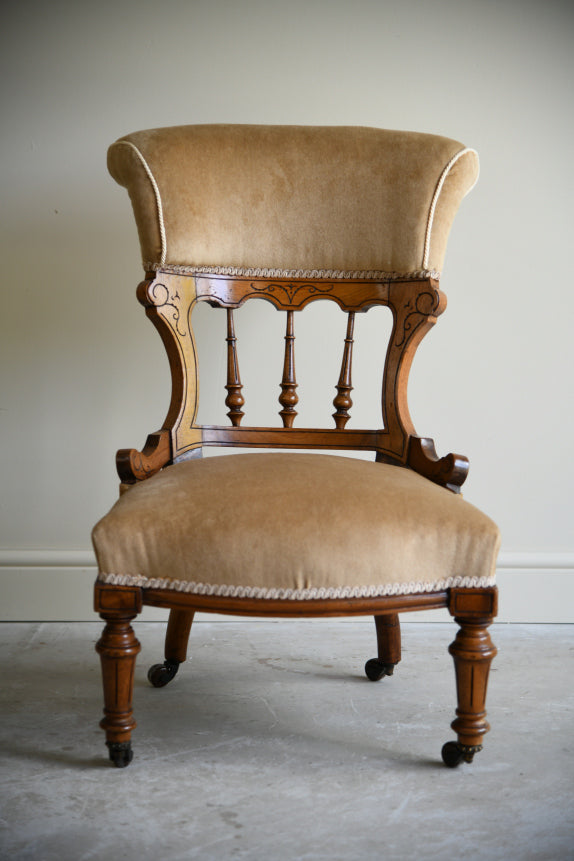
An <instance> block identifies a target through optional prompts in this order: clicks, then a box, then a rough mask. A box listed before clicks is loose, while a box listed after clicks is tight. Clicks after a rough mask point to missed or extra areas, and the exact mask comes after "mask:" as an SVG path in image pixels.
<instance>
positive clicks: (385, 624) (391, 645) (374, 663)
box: [365, 613, 401, 682]
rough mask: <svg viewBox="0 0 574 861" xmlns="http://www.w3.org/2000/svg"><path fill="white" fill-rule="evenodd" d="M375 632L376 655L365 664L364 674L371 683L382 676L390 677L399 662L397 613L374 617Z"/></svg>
mask: <svg viewBox="0 0 574 861" xmlns="http://www.w3.org/2000/svg"><path fill="white" fill-rule="evenodd" d="M375 626H376V630H377V654H378V656H377V657H376V658H371V660H370V661H367V663H366V664H365V673H366V674H367V678H369V679H370V680H371V681H372V682H377V681H378V680H379V679H382V678H383V676H392V674H393V673H394V670H395V666H396V665H397V664H398V663H399V661H400V660H401V623H400V621H399V616H398V613H385V614H384V615H382V616H375Z"/></svg>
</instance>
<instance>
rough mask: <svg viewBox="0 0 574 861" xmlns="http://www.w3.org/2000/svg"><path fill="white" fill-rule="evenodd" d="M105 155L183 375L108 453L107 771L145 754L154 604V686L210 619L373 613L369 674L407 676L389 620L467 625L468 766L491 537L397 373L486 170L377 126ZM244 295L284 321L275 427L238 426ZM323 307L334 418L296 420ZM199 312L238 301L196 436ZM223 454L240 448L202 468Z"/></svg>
mask: <svg viewBox="0 0 574 861" xmlns="http://www.w3.org/2000/svg"><path fill="white" fill-rule="evenodd" d="M108 159H109V160H108V164H109V169H110V172H111V174H112V176H113V178H114V179H115V180H116V181H117V182H118V183H119V184H120V185H122V186H125V188H126V189H127V191H128V193H129V196H130V198H131V202H132V206H133V211H134V215H135V221H136V224H137V229H138V233H139V240H140V244H141V252H142V259H143V268H144V272H145V280H143V281H142V283H141V284H140V285H139V287H138V293H137V295H138V299H139V301H140V302H141V304H142V305H143V306H144V307H145V309H146V314H147V316H148V317H149V318H150V320H151V321H152V323H153V324H154V326H155V327H156V328H157V330H158V332H159V334H160V336H161V338H162V341H163V343H164V346H165V348H166V351H167V355H168V359H169V364H170V368H171V378H172V388H171V403H170V406H169V409H168V413H167V416H166V418H165V421H164V423H163V425H162V426H161V428H160V429H159V430H158V431H156V432H154V433H151V434H150V435H149V436H148V438H147V442H146V443H145V445H144V446H143V448H142V450H137V449H124V450H121V451H119V452H118V455H117V467H118V471H119V475H120V479H121V485H120V490H121V493H120V497H119V499H118V501H117V502H116V503H115V505H114V506H113V507H112V509H111V510H110V511H109V513H108V514H106V515H105V517H103V519H102V520H100V522H99V523H98V524H97V525H96V527H95V529H94V533H93V541H94V547H95V551H96V555H97V560H98V568H99V574H98V578H97V583H96V596H95V607H96V610H97V612H99V613H100V615H101V616H102V618H103V619H104V620H105V623H106V625H105V629H104V632H103V634H102V637H101V639H100V641H99V643H98V645H97V650H98V652H99V654H100V657H101V662H102V670H103V682H104V699H105V708H104V718H103V720H102V722H101V726H102V728H103V729H104V730H105V732H106V738H107V745H108V748H109V755H110V759H111V760H112V762H113V763H114V764H115V765H116V766H120V767H121V766H125V765H127V764H128V763H129V762H130V761H131V759H132V749H131V733H132V730H133V729H134V727H135V725H136V724H135V720H134V717H133V711H132V692H133V680H134V670H135V662H136V656H137V653H138V651H139V649H140V646H139V643H138V641H137V639H136V637H135V634H134V631H133V629H132V627H131V622H132V621H133V619H134V618H135V617H136V616H137V615H138V613H139V612H140V611H141V609H142V606H143V605H151V606H156V607H166V608H170V610H171V612H170V616H169V622H168V626H167V634H166V643H165V660H164V661H163V663H159V664H156V665H154V666H153V667H152V668H151V669H150V671H149V680H150V682H151V684H152V685H155V686H157V687H161V686H163V685H165V684H167V683H168V682H170V681H171V680H172V679H173V677H174V676H175V674H176V672H177V669H178V667H179V666H180V664H181V663H182V662H183V661H184V660H185V658H186V650H187V643H188V637H189V634H190V629H191V625H192V621H193V617H194V613H195V612H197V611H202V612H209V613H227V614H235V615H239V616H260V617H261V616H262V617H276V616H281V617H301V616H360V615H371V616H374V619H375V623H376V635H377V647H378V654H377V657H376V658H372V659H370V660H369V661H367V664H366V667H365V670H366V674H367V677H368V678H369V679H371V680H373V681H374V680H378V679H380V678H382V677H383V676H385V675H387V676H389V675H391V674H392V673H393V670H394V668H395V666H396V665H397V663H398V662H399V661H400V657H401V653H400V627H399V614H400V613H406V612H409V613H410V612H411V611H415V610H429V609H431V608H439V607H446V608H448V610H449V612H450V614H451V615H452V616H454V617H455V621H456V622H457V623H458V632H457V634H456V637H455V639H454V642H453V643H452V644H451V646H450V653H451V654H452V656H453V658H454V665H455V674H456V688H457V697H458V707H457V709H456V718H455V720H454V721H453V723H452V728H453V730H454V731H455V733H456V741H455V740H452V741H449V742H447V743H446V744H445V745H444V747H443V749H442V757H443V760H444V762H445V763H446V764H447V765H449V766H454V765H457V764H458V763H459V762H460V761H461V760H466V761H467V762H470V761H471V760H472V758H473V756H474V754H475V753H476V752H477V751H478V750H480V749H481V746H482V741H483V736H484V734H485V733H486V732H487V731H488V729H489V726H488V723H487V721H486V711H485V699H486V688H487V679H488V672H489V667H490V662H491V660H492V658H493V656H494V655H495V652H496V650H495V648H494V647H493V645H492V642H491V640H490V637H489V634H488V630H487V628H488V626H489V625H490V623H491V622H492V619H493V617H494V616H495V614H496V596H497V592H496V587H495V585H494V569H495V562H496V555H497V551H498V547H499V533H498V529H497V527H496V526H495V524H494V523H493V522H492V521H491V520H490V519H489V518H488V517H487V516H486V515H485V514H483V513H482V512H481V511H479V510H478V509H477V508H475V507H473V505H472V504H471V503H470V502H468V501H466V500H463V499H462V497H461V495H460V493H459V491H460V486H461V485H462V483H463V481H464V479H465V477H466V473H467V469H468V461H467V459H466V458H465V457H463V456H460V455H455V454H447V455H446V456H444V457H439V456H438V455H437V453H436V451H435V447H434V444H433V441H432V439H429V438H428V437H421V436H419V435H417V433H416V431H415V428H414V425H413V422H412V420H411V417H410V415H409V409H408V405H407V377H408V374H409V369H410V366H411V363H412V360H413V357H414V354H415V351H416V349H417V346H418V344H419V343H420V341H421V339H422V338H423V336H424V335H425V334H426V332H427V331H428V330H429V329H430V328H431V327H432V326H433V325H434V323H435V322H436V320H437V318H438V316H439V315H440V314H441V313H442V312H443V310H444V308H445V305H446V299H445V296H444V294H443V293H442V292H441V290H440V288H439V277H440V271H441V269H442V266H443V258H444V253H445V247H446V243H447V237H448V234H449V230H450V227H451V224H452V221H453V218H454V215H455V213H456V211H457V209H458V207H459V204H460V202H461V200H462V198H463V197H464V196H465V195H466V193H467V192H468V191H469V190H470V189H471V188H472V186H473V185H474V183H475V181H476V179H477V175H478V158H477V155H476V153H475V152H474V150H472V149H468V148H466V147H464V146H463V145H462V144H460V143H458V142H457V141H455V140H450V139H449V138H445V137H438V136H435V135H426V134H418V133H411V132H399V131H384V130H380V129H374V128H350V127H332V128H330V127H304V126H248V125H199V126H181V127H175V128H165V129H154V130H151V131H141V132H136V133H134V134H129V135H126V136H125V137H123V138H121V139H120V140H118V141H117V142H116V143H114V144H113V145H112V146H111V148H110V150H109V156H108ZM255 299H263V300H265V301H267V302H270V303H271V304H272V305H273V306H274V307H275V309H277V311H278V312H280V313H282V314H284V316H285V346H284V361H283V362H282V366H281V367H279V368H278V369H277V384H278V391H279V396H278V401H279V403H278V405H277V407H278V410H277V411H278V417H277V422H276V424H275V425H274V426H272V427H259V426H252V425H251V424H250V423H249V419H248V416H249V404H248V403H246V399H245V397H244V392H243V387H242V382H241V376H240V372H239V359H240V355H241V350H240V347H241V345H240V344H239V343H238V338H237V336H236V327H235V321H236V319H237V315H238V314H241V306H242V305H244V303H245V302H248V301H249V302H251V301H252V300H255ZM319 300H324V301H325V302H331V303H336V305H338V306H339V308H340V309H341V332H340V343H341V365H340V374H339V376H338V378H336V379H334V380H333V387H334V389H333V391H334V400H333V405H334V414H333V417H332V418H331V417H330V416H326V417H325V423H324V426H323V427H322V428H303V427H299V426H298V424H297V421H296V416H297V410H296V407H297V404H298V400H299V396H298V392H297V379H296V374H295V353H296V328H297V327H296V323H297V319H298V318H300V314H303V313H304V309H305V307H306V306H307V305H309V303H311V302H315V301H319ZM200 302H207V303H209V304H210V305H211V306H213V307H215V308H220V309H225V312H224V313H222V314H221V321H222V327H221V339H222V343H224V342H225V341H226V342H227V346H226V350H227V383H226V386H225V388H226V391H227V394H226V396H225V393H222V399H223V397H224V396H225V404H226V406H227V408H228V417H229V424H225V425H214V424H209V425H206V424H202V425H200V424H199V423H198V421H197V409H198V384H197V378H198V362H197V355H196V353H197V350H196V343H195V338H194V331H193V328H192V324H193V311H194V308H195V307H196V305H197V304H198V303H200ZM376 306H386V307H388V308H389V309H390V311H391V312H392V317H393V325H392V331H391V335H390V339H389V343H388V349H387V354H386V360H385V364H384V368H383V367H382V368H381V383H382V407H381V422H380V426H379V427H376V428H374V429H373V428H366V429H365V428H355V427H354V424H353V418H352V398H351V391H352V388H353V382H352V353H353V343H354V324H355V316H356V314H359V313H361V314H362V313H364V312H368V311H369V309H371V308H374V307H376ZM323 307H325V305H324V306H323ZM234 315H235V316H234ZM200 358H201V357H200ZM137 396H138V395H137V393H134V395H133V397H134V398H136V397H137ZM142 396H143V395H142ZM330 397H332V395H331V396H330ZM126 408H129V404H128V403H127V402H126ZM328 425H330V426H328ZM217 446H221V447H226V448H228V449H229V447H236V448H239V449H242V450H244V451H243V452H242V453H234V454H233V456H230V457H222V456H215V457H214V456H211V457H202V451H203V450H206V449H207V448H210V447H217ZM251 449H257V451H255V452H254V451H250V450H251ZM261 449H269V451H268V452H263V453H262V452H261ZM245 450H246V451H245ZM349 451H354V452H359V453H360V455H359V456H356V455H355V456H353V457H349V456H345V452H349ZM285 624H289V623H288V621H285ZM181 683H182V684H185V683H186V680H185V679H181ZM187 683H190V684H193V680H191V681H189V682H187ZM342 684H344V682H343V683H342ZM391 695H392V694H391ZM190 719H191V720H193V715H191V716H190ZM158 731H159V729H158ZM181 742H182V744H183V743H184V739H181ZM174 743H176V742H175V740H174Z"/></svg>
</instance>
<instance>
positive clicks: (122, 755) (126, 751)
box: [106, 741, 134, 768]
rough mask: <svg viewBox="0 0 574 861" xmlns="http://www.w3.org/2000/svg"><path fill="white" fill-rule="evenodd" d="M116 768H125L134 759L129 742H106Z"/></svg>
mask: <svg viewBox="0 0 574 861" xmlns="http://www.w3.org/2000/svg"><path fill="white" fill-rule="evenodd" d="M106 744H107V745H108V749H109V751H110V759H111V761H112V762H113V764H114V765H115V767H116V768H126V767H127V766H128V765H129V764H130V762H131V761H132V759H133V758H134V752H133V750H132V745H131V742H129V741H126V742H109V741H108V742H106Z"/></svg>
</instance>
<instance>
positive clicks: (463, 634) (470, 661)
mask: <svg viewBox="0 0 574 861" xmlns="http://www.w3.org/2000/svg"><path fill="white" fill-rule="evenodd" d="M455 621H456V622H457V623H458V624H459V625H460V630H459V631H458V633H457V635H456V638H455V640H454V642H453V643H451V645H450V646H449V652H450V654H451V655H452V656H453V659H454V666H455V673H456V688H457V698H458V708H457V709H456V715H457V716H456V718H455V720H454V721H453V722H452V724H451V727H452V728H453V730H454V731H455V732H456V733H457V735H458V741H457V742H454V741H450V742H447V743H446V744H445V745H444V746H443V749H442V758H443V762H444V763H445V765H447V766H449V767H450V768H454V767H455V766H457V765H458V764H459V763H460V762H461V761H462V760H464V761H465V762H472V760H473V757H474V754H475V753H478V751H480V750H482V738H483V736H484V735H485V733H487V732H488V730H489V729H490V726H489V724H488V722H487V720H486V708H485V705H486V690H487V685H488V675H489V671H490V664H491V662H492V659H493V658H494V656H495V655H496V651H497V650H496V648H495V646H494V645H493V643H492V640H491V639H490V635H489V633H488V631H487V628H488V626H489V625H490V624H491V622H492V617H487V618H475V617H471V618H468V617H467V618H464V617H460V616H457V617H455Z"/></svg>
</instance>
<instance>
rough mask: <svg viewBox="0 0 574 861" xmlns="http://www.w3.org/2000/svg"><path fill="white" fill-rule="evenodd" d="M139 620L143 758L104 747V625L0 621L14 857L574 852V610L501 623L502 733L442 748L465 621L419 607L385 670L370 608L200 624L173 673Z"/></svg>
mask: <svg viewBox="0 0 574 861" xmlns="http://www.w3.org/2000/svg"><path fill="white" fill-rule="evenodd" d="M163 629H164V626H163V625H161V624H157V623H142V624H140V625H139V626H137V635H138V637H139V639H140V641H141V642H142V646H143V650H142V653H141V655H140V658H139V659H138V669H137V674H136V675H137V677H136V691H135V710H136V718H137V720H138V724H139V726H138V729H137V730H136V731H135V733H134V739H133V740H134V749H135V757H134V761H133V763H132V765H131V766H130V767H129V768H127V769H123V770H120V769H115V768H113V767H112V766H111V765H110V764H109V763H108V761H107V759H106V754H107V751H106V748H105V746H104V739H103V733H102V732H101V730H99V729H98V726H97V724H98V720H99V717H100V714H101V707H102V705H101V693H100V677H99V666H98V663H97V660H98V659H97V656H96V654H95V653H94V651H93V644H94V642H95V641H96V639H97V638H98V636H99V633H100V630H101V625H100V624H98V623H95V624H85V623H84V624H56V623H49V624H6V625H3V626H0V652H1V655H2V666H3V667H4V679H3V684H2V691H1V694H0V698H1V699H0V702H1V704H2V713H1V719H0V738H1V741H2V747H1V764H0V769H1V771H0V774H1V783H0V858H2V859H8V858H10V859H34V861H52V859H54V861H68V859H70V861H87V859H108V858H109V859H134V861H135V859H137V861H142V859H144V861H147V859H154V861H155V859H158V861H175V859H178V861H179V859H181V861H187V859H207V861H212V859H213V861H217V859H261V861H276V859H277V861H283V859H285V861H287V859H289V861H298V859H306V861H323V859H325V861H327V859H329V861H351V859H352V861H358V859H400V861H408V859H416V860H417V861H425V859H441V861H444V859H452V858H459V857H463V858H468V859H472V861H475V859H519V861H523V859H524V861H526V859H552V861H556V859H560V861H563V859H572V858H574V797H573V795H574V793H573V789H574V732H573V731H574V693H573V685H572V669H573V659H574V626H564V625H562V626H540V625H537V626H520V625H512V626H504V625H500V626H493V629H492V637H493V640H494V642H495V643H496V645H497V646H498V648H499V650H500V654H499V656H498V658H497V659H496V660H495V664H494V665H493V671H492V674H491V681H490V690H489V703H488V706H489V719H490V722H491V724H492V731H491V733H490V734H489V735H488V736H487V737H486V740H485V749H484V751H483V752H482V753H480V754H479V755H478V756H477V757H476V758H475V761H474V763H473V764H472V765H464V764H463V765H461V766H460V767H459V768H458V769H455V770H450V769H446V768H445V767H444V766H443V765H442V764H441V762H440V749H441V746H442V744H443V742H444V741H446V740H448V739H450V738H453V735H452V733H451V731H450V729H449V724H450V721H451V720H452V718H453V716H454V674H453V671H452V667H451V658H450V656H449V655H448V654H447V651H446V646H447V645H448V643H449V642H450V641H451V640H452V639H453V634H454V631H455V626H454V624H453V625H443V624H434V625H428V624H416V623H410V624H408V623H403V663H402V664H401V665H400V667H399V668H398V670H397V672H396V674H395V676H393V677H392V678H389V679H384V680H383V681H381V682H378V683H375V684H374V683H372V682H369V681H367V680H366V679H365V677H364V675H363V672H362V666H363V664H364V661H365V660H366V659H367V658H369V657H373V656H374V655H375V653H376V649H375V633H374V625H373V624H372V622H370V623H369V620H355V621H349V620H314V621H309V620H305V621H290V620H285V621H277V622H255V621H247V622H236V621H229V622H227V621H225V622H200V623H198V624H196V626H195V628H194V630H193V632H192V638H191V644H192V652H193V656H192V659H191V661H190V662H188V663H187V664H186V666H185V667H182V668H181V669H180V673H179V675H178V677H177V678H176V679H175V680H174V681H173V682H172V684H171V685H169V686H168V687H166V688H163V689H154V688H151V687H150V686H149V685H148V683H147V681H146V670H147V667H148V666H149V664H150V663H153V662H155V661H156V660H158V659H159V658H160V656H161V655H162V640H163Z"/></svg>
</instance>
